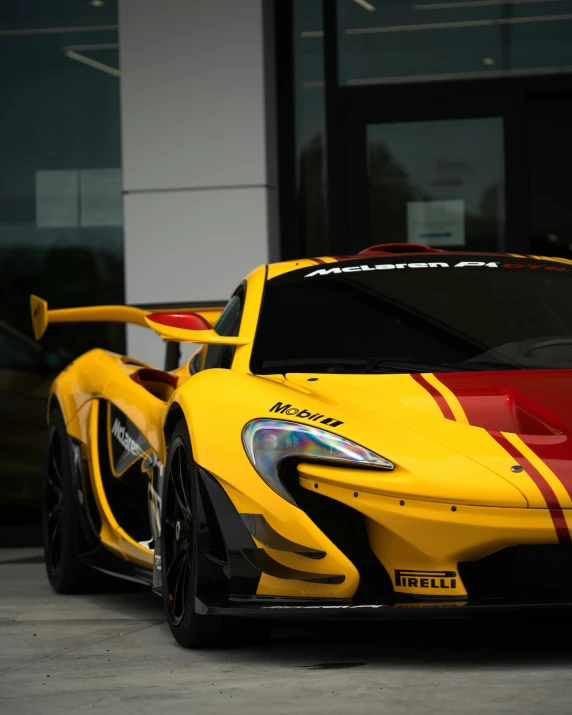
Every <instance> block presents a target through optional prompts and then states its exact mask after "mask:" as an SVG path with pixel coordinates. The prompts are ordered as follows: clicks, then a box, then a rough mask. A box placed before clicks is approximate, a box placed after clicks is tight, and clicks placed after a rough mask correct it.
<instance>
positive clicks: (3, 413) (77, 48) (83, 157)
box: [0, 0, 125, 526]
mask: <svg viewBox="0 0 572 715" xmlns="http://www.w3.org/2000/svg"><path fill="white" fill-rule="evenodd" d="M5 5H6V6H5V7H4V6H2V8H0V20H1V22H2V29H3V30H7V31H10V33H11V34H7V33H6V34H3V36H2V37H0V56H1V60H2V61H1V62H0V91H1V94H2V113H1V114H0V146H1V153H2V163H1V166H0V172H1V177H2V181H1V182H0V435H1V436H0V455H1V456H0V475H1V481H0V503H1V510H0V511H1V514H0V518H2V519H3V524H4V526H5V525H6V523H7V521H9V520H10V519H12V517H13V520H15V521H16V523H22V519H24V520H25V518H27V517H22V514H23V513H26V514H29V513H30V512H33V511H34V510H35V509H36V508H37V505H38V500H39V496H40V488H39V485H40V473H41V465H42V453H43V443H44V437H45V413H46V401H47V395H48V392H49V387H50V383H51V380H52V379H53V376H54V374H56V373H57V372H59V371H60V370H61V369H62V368H63V367H64V366H65V365H66V364H67V363H68V362H69V361H70V360H71V359H73V358H74V357H75V356H77V355H78V354H80V353H82V352H84V351H85V350H88V349H90V348H92V347H96V346H100V347H105V348H109V349H112V350H115V351H118V352H121V351H123V349H124V343H125V340H124V331H123V328H122V327H121V326H119V325H114V326H106V325H99V324H93V325H91V326H89V328H87V329H86V328H83V329H81V330H78V329H77V328H76V327H75V326H72V325H68V326H54V327H53V328H50V330H49V331H48V333H47V334H46V336H45V338H44V339H43V340H42V343H41V344H40V345H38V344H36V343H35V342H33V341H32V340H31V325H30V315H29V296H30V293H36V294H38V295H40V296H42V297H43V298H45V299H46V300H48V302H49V303H50V305H51V306H53V307H68V306H73V305H93V304H103V303H118V302H119V303H121V302H122V301H123V299H124V289H123V229H122V222H123V221H122V210H121V206H122V198H121V152H120V131H119V63H118V62H119V58H118V35H117V4H116V2H115V0H109V1H108V2H106V3H105V4H104V5H101V6H99V5H93V4H90V3H87V2H85V3H74V4H73V7H72V5H70V4H69V3H68V4H67V6H65V7H64V6H63V5H62V4H60V3H35V4H34V5H33V10H31V5H30V4H29V3H9V4H5ZM37 30H38V31H37Z"/></svg>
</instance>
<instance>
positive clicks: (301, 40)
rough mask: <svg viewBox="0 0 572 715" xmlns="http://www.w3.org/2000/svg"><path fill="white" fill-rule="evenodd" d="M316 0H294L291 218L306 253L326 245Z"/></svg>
mask: <svg viewBox="0 0 572 715" xmlns="http://www.w3.org/2000/svg"><path fill="white" fill-rule="evenodd" d="M322 5H323V3H322V0H294V4H293V20H294V21H293V26H294V101H295V127H294V133H295V142H296V148H295V151H296V189H295V190H296V223H297V231H298V238H299V243H300V245H302V246H304V250H306V251H307V252H308V253H309V254H314V255H319V254H320V253H324V252H325V251H327V240H326V107H325V105H326V102H325V89H324V87H325V83H324V39H323V34H324V33H323V16H322Z"/></svg>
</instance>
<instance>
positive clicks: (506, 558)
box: [459, 544, 572, 603]
mask: <svg viewBox="0 0 572 715" xmlns="http://www.w3.org/2000/svg"><path fill="white" fill-rule="evenodd" d="M459 575H460V577H461V578H462V580H463V583H464V584H465V587H466V589H467V592H468V594H469V599H470V600H481V599H490V598H493V599H503V600H505V601H508V602H511V603H519V602H525V603H529V602H533V603H546V602H552V603H563V602H564V603H567V602H571V603H572V544H542V545H533V546H511V547H509V548H506V549H503V550H502V551H497V552H496V553H495V554H491V556H487V557H485V558H484V559H480V560H479V561H464V562H461V563H459Z"/></svg>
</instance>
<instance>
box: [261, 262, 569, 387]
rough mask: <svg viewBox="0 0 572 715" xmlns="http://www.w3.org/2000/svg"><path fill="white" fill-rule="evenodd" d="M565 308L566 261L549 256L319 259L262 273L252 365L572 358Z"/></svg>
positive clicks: (355, 367) (527, 364) (460, 364)
mask: <svg viewBox="0 0 572 715" xmlns="http://www.w3.org/2000/svg"><path fill="white" fill-rule="evenodd" d="M434 256H436V257H434ZM571 307H572V266H569V265H566V264H564V263H557V262H550V261H548V260H541V259H532V258H528V259H525V258H512V257H508V256H506V257H505V256H498V255H491V256H483V255H475V254H472V255H461V254H443V255H442V256H440V255H439V254H433V255H431V256H430V257H427V256H425V255H422V256H419V255H417V256H409V255H408V256H391V257H383V258H371V257H367V258H366V257H363V258H361V259H352V260H348V261H340V262H339V263H326V264H322V265H316V266H315V267H309V268H308V267H307V268H303V269H298V270H296V271H292V272H290V273H285V274H283V275H281V276H278V277H276V278H272V279H270V280H268V281H267V283H266V287H265V294H264V299H263V304H262V308H261V314H260V319H259V323H258V329H257V334H256V339H255V342H254V347H253V352H252V361H251V369H252V371H253V372H255V373H259V374H272V373H285V372H342V373H343V372H345V373H368V372H372V373H375V372H377V373H384V372H435V371H439V370H442V371H445V370H450V371H459V370H498V369H539V368H572V310H571Z"/></svg>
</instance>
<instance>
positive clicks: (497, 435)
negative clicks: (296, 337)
mask: <svg viewBox="0 0 572 715" xmlns="http://www.w3.org/2000/svg"><path fill="white" fill-rule="evenodd" d="M286 382H287V383H294V384H296V385H298V386H300V387H301V386H303V387H304V388H305V389H306V390H310V391H311V392H312V393H313V394H314V395H315V396H316V397H319V398H321V399H322V400H326V401H329V402H330V403H331V402H332V401H333V402H334V404H336V405H337V406H339V407H338V409H337V412H336V413H335V416H336V418H337V419H340V420H343V419H344V416H345V415H349V419H348V429H347V430H344V429H343V428H340V431H345V432H349V431H353V430H352V429H351V427H352V423H351V420H352V418H355V417H357V416H358V415H357V413H356V412H355V408H359V411H360V413H361V419H363V420H365V421H366V422H371V421H373V422H375V421H376V418H377V419H379V418H383V419H386V420H391V422H393V423H398V424H400V425H401V426H402V428H403V429H404V430H406V431H407V432H408V433H417V434H419V435H424V436H426V437H428V438H430V439H431V440H433V441H436V442H439V443H441V444H443V445H447V446H448V447H449V448H450V449H451V450H454V451H455V452H457V453H460V454H462V455H464V456H465V457H466V458H468V459H469V460H471V461H473V462H476V463H478V464H480V465H482V466H483V467H485V468H486V469H487V470H490V471H491V472H494V473H496V474H497V475H498V476H501V477H502V479H503V481H504V482H505V483H509V484H511V485H512V486H513V487H514V488H515V489H517V490H518V491H519V492H520V494H522V495H523V496H524V498H525V499H526V502H527V503H528V505H529V506H531V507H539V508H542V507H544V508H546V507H547V506H548V507H549V508H551V509H556V510H558V509H562V508H570V507H572V439H571V437H572V370H514V371H512V370H511V371H496V372H470V373H469V372H462V373H461V372H459V373H438V374H428V373H427V374H411V375H407V374H400V375H340V374H332V375H330V374H319V375H314V376H311V377H310V376H308V375H300V374H289V375H287V380H286ZM332 409H333V408H330V412H332ZM339 415H343V416H339ZM354 416H355V417H354ZM348 436H350V434H348ZM376 442H378V444H376V445H371V444H366V445H364V446H366V447H369V448H372V449H380V450H384V451H381V452H380V453H381V454H383V456H385V457H387V458H388V459H392V456H390V454H389V453H388V450H389V452H391V446H390V445H389V444H386V445H381V444H379V440H376ZM415 445H416V443H415V440H414V439H413V438H412V439H411V441H410V446H411V450H413V451H415ZM393 456H394V459H395V461H396V463H397V464H399V459H400V457H401V458H403V459H405V460H406V461H407V454H403V455H393ZM501 457H502V458H501ZM392 461H393V460H392ZM513 468H516V470H515V469H513ZM519 468H521V469H520V470H519ZM525 477H526V479H525ZM479 478H480V479H482V478H483V477H482V476H481V477H479ZM458 479H459V480H462V479H463V475H462V474H459V475H458ZM472 487H473V488H474V492H475V494H476V492H477V491H479V492H482V491H483V490H482V489H480V488H479V485H478V484H476V482H475V481H474V480H473V484H472ZM487 488H488V489H489V490H492V491H494V488H493V483H492V482H491V483H490V484H489V485H488V487H487ZM498 489H500V487H498ZM499 498H500V497H499ZM472 501H473V503H481V504H484V503H490V502H489V501H488V500H484V498H483V497H482V496H481V497H476V496H475V497H474V498H473V500H472ZM499 505H500V504H499ZM513 505H514V506H516V503H514V504H513Z"/></svg>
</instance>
